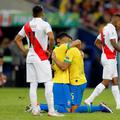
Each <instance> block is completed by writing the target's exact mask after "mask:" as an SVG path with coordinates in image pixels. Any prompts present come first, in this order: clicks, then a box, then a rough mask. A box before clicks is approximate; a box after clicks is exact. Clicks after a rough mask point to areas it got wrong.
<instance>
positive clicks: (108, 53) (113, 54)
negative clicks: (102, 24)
mask: <svg viewBox="0 0 120 120" xmlns="http://www.w3.org/2000/svg"><path fill="white" fill-rule="evenodd" d="M100 35H101V41H102V43H103V51H104V53H105V54H106V57H107V59H115V58H116V50H115V49H114V51H113V52H112V51H111V50H110V49H109V47H108V46H107V45H106V44H105V39H104V34H103V31H101V33H100Z"/></svg>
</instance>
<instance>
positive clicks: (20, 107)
mask: <svg viewBox="0 0 120 120" xmlns="http://www.w3.org/2000/svg"><path fill="white" fill-rule="evenodd" d="M92 91H93V89H86V91H85V93H84V98H86V97H88V96H89V95H90V93H91V92H92ZM28 93H29V91H28V88H0V120H47V119H48V120H56V119H57V120H120V110H116V109H115V102H114V99H113V96H112V93H111V90H110V89H107V90H105V91H104V92H103V93H102V94H101V95H100V96H99V97H97V98H96V99H95V102H94V105H97V104H99V103H100V102H105V103H106V104H107V105H108V106H110V107H111V108H112V110H113V114H109V113H102V112H97V113H76V114H75V113H74V114H73V113H69V114H65V117H62V118H60V117H58V118H56V117H49V116H48V115H47V113H43V116H32V115H31V114H30V113H26V112H25V111H24V107H25V106H26V105H28V104H29V95H28ZM84 98H83V100H84ZM38 99H39V101H40V102H42V103H45V97H44V89H40V88H39V89H38Z"/></svg>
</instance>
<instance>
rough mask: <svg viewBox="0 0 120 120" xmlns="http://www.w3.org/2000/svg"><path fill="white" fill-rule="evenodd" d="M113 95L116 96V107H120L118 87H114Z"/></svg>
mask: <svg viewBox="0 0 120 120" xmlns="http://www.w3.org/2000/svg"><path fill="white" fill-rule="evenodd" d="M112 94H113V96H114V99H115V102H116V106H118V107H120V91H119V88H118V85H115V86H112Z"/></svg>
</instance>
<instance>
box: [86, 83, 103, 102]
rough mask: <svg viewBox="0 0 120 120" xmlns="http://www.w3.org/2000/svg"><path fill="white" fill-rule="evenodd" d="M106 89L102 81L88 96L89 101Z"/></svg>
mask: <svg viewBox="0 0 120 120" xmlns="http://www.w3.org/2000/svg"><path fill="white" fill-rule="evenodd" d="M104 89H105V86H104V85H103V84H102V83H100V84H99V85H97V87H96V88H95V89H94V91H93V93H92V94H91V95H90V96H89V97H88V99H87V100H88V101H89V102H90V103H91V102H92V101H93V100H94V99H95V97H97V96H98V95H99V94H100V93H101V92H102V91H103V90H104Z"/></svg>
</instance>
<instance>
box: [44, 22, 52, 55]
mask: <svg viewBox="0 0 120 120" xmlns="http://www.w3.org/2000/svg"><path fill="white" fill-rule="evenodd" d="M45 32H46V34H47V35H48V40H49V52H50V53H52V50H53V46H54V34H53V32H52V28H51V26H50V24H49V23H46V27H45Z"/></svg>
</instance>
